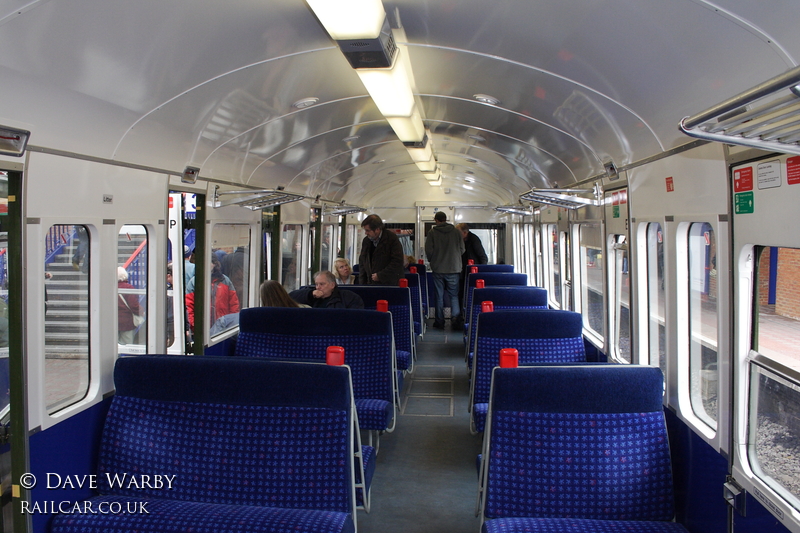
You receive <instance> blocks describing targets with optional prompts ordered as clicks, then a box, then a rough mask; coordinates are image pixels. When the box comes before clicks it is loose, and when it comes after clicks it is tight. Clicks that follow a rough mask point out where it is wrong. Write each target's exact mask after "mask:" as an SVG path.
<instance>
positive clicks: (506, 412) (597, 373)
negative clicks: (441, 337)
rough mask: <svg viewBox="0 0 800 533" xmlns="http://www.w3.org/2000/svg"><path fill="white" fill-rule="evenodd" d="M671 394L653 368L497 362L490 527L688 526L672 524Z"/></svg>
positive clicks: (514, 530) (485, 492)
mask: <svg viewBox="0 0 800 533" xmlns="http://www.w3.org/2000/svg"><path fill="white" fill-rule="evenodd" d="M487 316H488V314H487ZM662 393H663V377H662V374H661V370H660V369H658V368H655V367H649V366H638V365H581V364H577V365H562V366H558V365H537V366H531V367H520V368H496V369H495V370H494V376H493V378H492V390H491V401H490V409H489V419H488V421H487V427H486V436H485V438H484V447H483V464H482V465H481V499H480V502H481V516H482V519H483V520H484V521H486V522H485V524H484V525H483V532H484V533H489V532H491V533H500V532H503V533H522V532H538V533H567V532H569V533H575V532H580V533H583V532H585V533H589V532H592V533H594V532H601V533H622V532H625V533H674V532H685V529H684V528H683V527H682V526H680V525H679V524H675V523H674V522H672V520H673V518H674V514H675V511H674V504H673V493H672V466H671V464H670V455H669V443H668V439H667V431H666V423H665V420H664V411H663V406H662Z"/></svg>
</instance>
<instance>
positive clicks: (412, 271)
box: [408, 267, 417, 274]
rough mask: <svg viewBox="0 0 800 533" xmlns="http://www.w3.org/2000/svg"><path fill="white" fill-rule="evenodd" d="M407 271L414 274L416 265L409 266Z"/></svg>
mask: <svg viewBox="0 0 800 533" xmlns="http://www.w3.org/2000/svg"><path fill="white" fill-rule="evenodd" d="M408 271H409V272H411V273H412V274H416V273H417V267H409V268H408Z"/></svg>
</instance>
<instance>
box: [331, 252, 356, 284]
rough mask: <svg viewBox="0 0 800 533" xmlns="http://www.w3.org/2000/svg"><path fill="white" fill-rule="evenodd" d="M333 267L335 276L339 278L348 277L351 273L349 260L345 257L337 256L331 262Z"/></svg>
mask: <svg viewBox="0 0 800 533" xmlns="http://www.w3.org/2000/svg"><path fill="white" fill-rule="evenodd" d="M333 268H334V271H335V274H336V276H337V277H338V278H339V279H343V280H344V279H347V278H349V277H350V274H352V273H353V269H352V268H350V261H348V260H347V259H345V258H344V257H340V258H338V259H337V260H336V261H334V262H333Z"/></svg>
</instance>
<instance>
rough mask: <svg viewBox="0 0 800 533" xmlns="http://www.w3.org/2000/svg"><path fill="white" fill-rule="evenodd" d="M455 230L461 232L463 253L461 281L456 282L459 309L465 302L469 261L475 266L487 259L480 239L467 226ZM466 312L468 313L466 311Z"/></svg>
mask: <svg viewBox="0 0 800 533" xmlns="http://www.w3.org/2000/svg"><path fill="white" fill-rule="evenodd" d="M456 229H457V230H458V231H460V232H461V236H462V237H463V238H464V253H463V254H461V279H460V280H459V281H458V301H459V302H461V308H462V309H463V308H464V305H466V302H465V301H464V288H465V287H464V280H465V279H466V277H467V274H469V266H467V265H468V263H469V260H470V259H472V261H473V262H474V264H476V265H485V264H486V263H488V262H489V257H488V256H487V255H486V251H485V250H484V249H483V243H482V242H481V239H480V237H478V236H477V235H475V234H474V233H472V232H471V231H470V230H469V225H468V224H467V223H466V222H462V223H461V224H456ZM466 312H469V310H467V311H466Z"/></svg>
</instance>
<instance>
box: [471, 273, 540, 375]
mask: <svg viewBox="0 0 800 533" xmlns="http://www.w3.org/2000/svg"><path fill="white" fill-rule="evenodd" d="M482 266H483V265H482ZM488 266H507V265H488ZM486 301H490V302H492V303H493V304H494V309H495V310H496V311H500V310H503V309H547V290H546V289H542V288H541V287H528V286H525V287H521V286H516V287H486V288H483V289H473V290H472V308H471V309H467V314H466V316H465V317H464V318H465V319H466V321H467V324H466V328H467V331H466V334H465V335H464V342H465V343H466V345H467V348H466V351H467V354H466V360H467V368H472V351H473V347H474V346H473V345H474V344H475V328H471V327H469V324H474V323H475V319H476V318H477V316H478V315H479V314H481V304H482V303H483V302H486Z"/></svg>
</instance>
